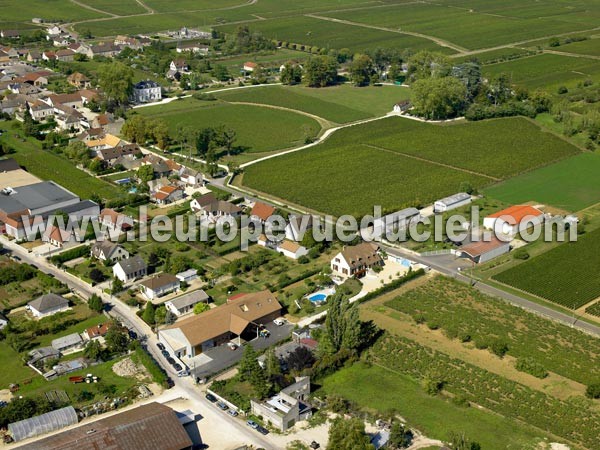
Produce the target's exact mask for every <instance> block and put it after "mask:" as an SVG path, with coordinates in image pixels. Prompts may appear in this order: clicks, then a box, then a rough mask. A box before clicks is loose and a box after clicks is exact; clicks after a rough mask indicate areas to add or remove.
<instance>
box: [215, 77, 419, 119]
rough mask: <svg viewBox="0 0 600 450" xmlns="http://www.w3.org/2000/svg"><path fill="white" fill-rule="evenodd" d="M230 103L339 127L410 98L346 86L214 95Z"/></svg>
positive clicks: (404, 92) (402, 91)
mask: <svg viewBox="0 0 600 450" xmlns="http://www.w3.org/2000/svg"><path fill="white" fill-rule="evenodd" d="M215 95H216V96H217V97H218V98H220V99H223V100H226V101H228V102H251V103H260V104H266V105H275V106H283V107H285V108H291V109H296V110H299V111H304V112H307V113H310V114H314V115H316V116H319V117H322V118H324V119H326V120H329V121H331V122H336V123H347V122H354V121H356V120H361V119H367V118H369V117H374V116H380V115H384V114H386V113H388V112H390V111H391V110H392V108H393V105H394V103H397V102H399V101H401V100H406V99H408V98H409V97H410V90H409V89H407V88H404V87H399V86H370V87H364V88H356V87H353V86H350V85H347V84H343V85H339V86H331V87H327V88H323V89H313V88H308V87H305V86H265V87H261V88H252V89H237V90H231V91H224V92H219V93H217V94H215Z"/></svg>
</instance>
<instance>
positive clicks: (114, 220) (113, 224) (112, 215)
mask: <svg viewBox="0 0 600 450" xmlns="http://www.w3.org/2000/svg"><path fill="white" fill-rule="evenodd" d="M98 222H100V224H101V225H103V226H105V227H106V229H107V230H108V231H109V234H110V235H112V233H118V234H120V233H121V232H122V231H127V230H130V229H132V228H133V218H132V217H130V216H127V215H125V214H121V213H118V212H116V211H115V210H114V209H110V208H104V209H103V210H102V211H100V215H99V216H98Z"/></svg>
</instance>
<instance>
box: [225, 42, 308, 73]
mask: <svg viewBox="0 0 600 450" xmlns="http://www.w3.org/2000/svg"><path fill="white" fill-rule="evenodd" d="M309 57H310V54H309V53H306V52H301V51H299V50H291V49H287V48H279V49H277V50H272V51H266V50H265V51H262V52H259V53H255V54H251V55H236V56H229V57H223V58H219V59H215V64H222V65H224V66H225V67H227V69H228V70H229V73H231V74H234V75H235V74H238V73H240V71H241V70H242V67H243V65H244V63H246V62H248V61H252V62H255V63H260V64H261V65H262V66H263V67H264V68H267V69H268V68H273V69H277V70H279V67H280V66H281V65H282V64H285V63H286V62H288V61H298V62H300V63H301V62H302V61H305V60H306V59H308V58H309Z"/></svg>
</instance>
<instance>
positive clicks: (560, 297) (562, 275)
mask: <svg viewBox="0 0 600 450" xmlns="http://www.w3.org/2000/svg"><path fill="white" fill-rule="evenodd" d="M598 273H600V229H597V230H594V231H591V232H589V233H586V234H584V235H582V236H579V238H578V240H577V242H569V243H564V244H562V245H560V246H558V247H556V248H554V249H552V250H550V251H548V252H546V253H543V254H541V255H539V256H536V257H535V258H532V259H530V260H528V261H526V262H524V263H522V264H518V265H516V266H514V267H512V268H510V269H508V270H506V271H504V272H501V273H499V274H497V275H494V276H493V277H492V278H493V279H494V280H496V281H499V282H501V283H504V284H507V285H509V286H512V287H515V288H517V289H521V290H523V291H526V292H529V293H530V294H533V295H536V296H538V297H541V298H544V299H546V300H549V301H551V302H554V303H557V304H559V305H561V306H564V307H566V308H571V309H577V308H579V307H581V306H583V305H585V304H586V303H589V302H591V301H592V300H594V299H595V298H598V297H600V277H598Z"/></svg>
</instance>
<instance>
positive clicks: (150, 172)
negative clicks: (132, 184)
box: [137, 164, 154, 183]
mask: <svg viewBox="0 0 600 450" xmlns="http://www.w3.org/2000/svg"><path fill="white" fill-rule="evenodd" d="M137 177H138V178H139V179H140V181H141V182H142V183H147V182H148V181H151V180H152V179H153V178H154V168H153V167H152V164H145V165H143V166H142V167H140V168H139V169H138V171H137Z"/></svg>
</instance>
